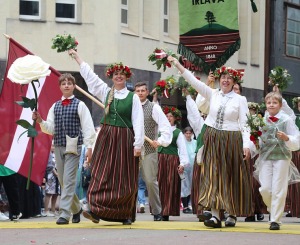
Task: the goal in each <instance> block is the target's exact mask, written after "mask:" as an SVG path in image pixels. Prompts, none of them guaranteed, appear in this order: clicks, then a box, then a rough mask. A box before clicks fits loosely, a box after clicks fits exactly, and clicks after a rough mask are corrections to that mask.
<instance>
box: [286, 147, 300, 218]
mask: <svg viewBox="0 0 300 245" xmlns="http://www.w3.org/2000/svg"><path fill="white" fill-rule="evenodd" d="M292 162H293V163H294V164H295V166H296V167H297V169H298V170H299V172H300V151H293V153H292ZM286 206H288V207H286V211H291V214H292V216H293V217H298V218H300V183H296V184H292V185H289V187H288V194H287V199H286Z"/></svg>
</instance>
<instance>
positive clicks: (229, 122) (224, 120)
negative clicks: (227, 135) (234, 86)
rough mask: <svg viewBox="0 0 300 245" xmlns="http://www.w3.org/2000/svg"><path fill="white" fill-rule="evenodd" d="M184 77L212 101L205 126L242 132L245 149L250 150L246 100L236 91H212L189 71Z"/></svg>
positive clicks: (186, 71)
mask: <svg viewBox="0 0 300 245" xmlns="http://www.w3.org/2000/svg"><path fill="white" fill-rule="evenodd" d="M182 76H183V77H184V78H185V79H186V80H187V81H188V82H189V83H190V84H191V85H192V87H193V88H195V89H196V91H197V92H198V93H199V94H201V95H202V96H203V97H204V98H206V99H207V100H209V101H210V110H209V114H208V116H207V118H206V120H205V124H206V125H207V126H210V127H213V128H215V129H218V130H226V131H241V132H242V136H243V148H249V147H250V133H249V130H248V129H247V128H246V122H247V116H246V114H248V113H249V110H248V105H247V100H246V98H245V97H244V96H241V95H238V94H236V93H235V92H234V91H231V92H229V93H227V94H224V93H223V92H222V91H221V90H216V89H212V88H210V87H209V86H207V85H205V84H204V83H202V82H201V81H199V80H198V79H197V78H195V76H194V75H193V74H192V73H191V72H190V71H188V70H185V71H184V73H183V74H182Z"/></svg>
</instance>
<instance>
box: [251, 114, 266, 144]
mask: <svg viewBox="0 0 300 245" xmlns="http://www.w3.org/2000/svg"><path fill="white" fill-rule="evenodd" d="M247 125H248V126H249V128H250V140H251V141H252V142H253V144H254V145H255V146H256V149H259V140H258V138H259V137H260V136H261V135H262V132H261V131H260V128H262V127H263V126H265V122H264V120H263V117H262V116H261V115H260V114H254V115H251V114H247Z"/></svg>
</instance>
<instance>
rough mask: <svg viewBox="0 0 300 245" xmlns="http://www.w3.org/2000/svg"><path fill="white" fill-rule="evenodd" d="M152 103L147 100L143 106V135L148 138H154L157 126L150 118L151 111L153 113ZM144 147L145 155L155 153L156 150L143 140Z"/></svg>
mask: <svg viewBox="0 0 300 245" xmlns="http://www.w3.org/2000/svg"><path fill="white" fill-rule="evenodd" d="M153 106H154V103H152V102H150V101H149V100H147V101H146V103H145V104H144V105H143V110H144V122H145V135H146V136H147V137H148V138H150V139H154V138H155V136H156V135H155V128H156V126H157V124H156V122H155V121H154V120H153V118H152V111H153ZM144 147H145V155H148V154H150V153H154V152H156V149H155V148H153V147H152V146H151V145H150V143H149V142H148V141H146V140H145V143H144Z"/></svg>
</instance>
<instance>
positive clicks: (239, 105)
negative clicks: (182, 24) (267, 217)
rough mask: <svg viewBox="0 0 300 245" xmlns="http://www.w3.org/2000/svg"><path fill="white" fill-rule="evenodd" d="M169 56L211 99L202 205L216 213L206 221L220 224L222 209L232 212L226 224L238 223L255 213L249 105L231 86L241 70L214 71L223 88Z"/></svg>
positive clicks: (201, 188) (207, 121) (238, 77)
mask: <svg viewBox="0 0 300 245" xmlns="http://www.w3.org/2000/svg"><path fill="white" fill-rule="evenodd" d="M168 60H169V61H170V62H173V64H174V66H175V67H176V68H177V69H178V70H179V71H180V72H181V74H182V76H183V77H184V78H185V79H186V80H187V81H188V82H189V83H190V84H191V85H192V87H193V88H195V89H196V91H197V92H198V93H200V94H201V95H202V96H203V97H205V98H206V99H208V100H209V101H210V109H209V114H208V116H207V118H206V119H205V125H206V129H205V132H204V135H203V143H204V146H203V166H202V167H201V173H200V178H201V185H200V191H199V203H198V204H199V205H200V207H201V208H203V209H209V208H210V209H211V211H212V215H213V217H212V218H210V219H209V220H205V221H204V225H205V226H207V227H212V228H221V227H222V223H221V220H220V215H219V211H220V210H225V211H227V213H228V214H229V216H228V218H227V219H226V221H225V226H227V227H233V226H235V225H236V216H237V215H239V214H246V215H250V214H251V213H252V195H251V193H250V194H249V192H248V190H249V189H250V188H251V181H250V173H249V167H248V166H247V164H245V162H244V161H245V160H247V159H249V157H250V149H249V147H250V139H249V138H250V134H249V132H248V131H247V130H246V121H247V117H246V114H247V113H248V106H247V101H246V99H245V97H243V96H240V95H238V94H236V93H235V92H234V91H233V90H232V89H233V86H234V84H235V83H237V82H238V81H240V80H241V77H242V76H243V74H242V73H240V72H238V71H237V70H235V69H232V68H230V67H225V66H223V67H222V68H220V69H218V70H217V72H216V73H215V75H216V76H218V78H219V80H220V90H215V89H212V88H210V87H209V86H207V85H205V84H204V83H202V82H200V81H199V80H197V79H196V78H195V77H194V76H193V74H192V73H191V72H190V71H188V70H186V69H185V68H184V67H183V66H182V65H181V64H180V63H179V62H178V60H177V59H175V58H174V57H171V56H169V57H168Z"/></svg>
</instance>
